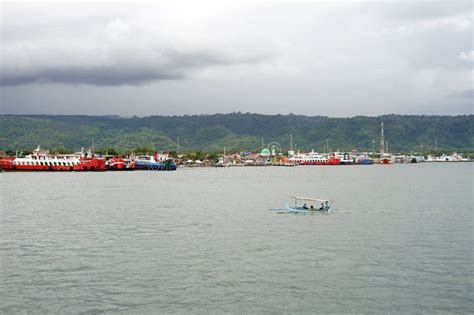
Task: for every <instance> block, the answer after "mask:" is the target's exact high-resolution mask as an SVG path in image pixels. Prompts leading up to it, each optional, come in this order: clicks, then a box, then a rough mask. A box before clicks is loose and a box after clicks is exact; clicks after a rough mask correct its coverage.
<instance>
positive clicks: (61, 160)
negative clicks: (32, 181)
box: [0, 146, 105, 172]
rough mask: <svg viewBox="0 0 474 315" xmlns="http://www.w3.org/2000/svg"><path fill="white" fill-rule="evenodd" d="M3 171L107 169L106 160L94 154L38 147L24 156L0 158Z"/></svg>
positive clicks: (0, 166)
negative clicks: (66, 152) (52, 151)
mask: <svg viewBox="0 0 474 315" xmlns="http://www.w3.org/2000/svg"><path fill="white" fill-rule="evenodd" d="M0 169H1V170H3V171H63V172H67V171H76V172H77V171H105V160H104V159H102V158H96V157H95V156H94V154H91V152H88V153H87V154H86V153H84V152H82V151H81V153H79V154H58V155H52V154H49V151H47V150H41V149H40V147H39V146H38V148H36V150H34V151H33V153H32V154H29V155H26V156H24V157H5V158H1V159H0Z"/></svg>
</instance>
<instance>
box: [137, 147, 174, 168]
mask: <svg viewBox="0 0 474 315" xmlns="http://www.w3.org/2000/svg"><path fill="white" fill-rule="evenodd" d="M134 163H135V169H136V170H155V171H174V170H176V163H175V162H174V161H173V160H172V159H171V158H170V157H169V156H168V155H159V154H158V153H157V152H155V153H154V154H153V155H152V156H150V155H142V156H137V157H136V158H135V159H134Z"/></svg>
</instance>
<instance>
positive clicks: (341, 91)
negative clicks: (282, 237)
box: [0, 1, 474, 116]
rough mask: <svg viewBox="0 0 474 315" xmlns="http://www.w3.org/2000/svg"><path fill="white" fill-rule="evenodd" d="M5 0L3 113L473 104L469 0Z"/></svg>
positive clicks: (442, 109)
mask: <svg viewBox="0 0 474 315" xmlns="http://www.w3.org/2000/svg"><path fill="white" fill-rule="evenodd" d="M189 2H194V3H196V4H194V5H190V4H189V3H188V4H185V3H184V2H176V1H175V2H171V1H170V2H160V4H150V3H139V4H126V3H103V4H100V5H98V4H93V3H83V4H71V3H69V4H60V3H51V4H14V3H4V2H2V4H1V47H0V51H1V56H0V57H1V60H0V66H1V69H0V70H1V72H0V83H1V87H0V93H1V95H0V97H1V108H0V113H2V114H5V113H8V114H43V113H44V114H100V115H104V114H118V115H122V116H129V115H138V116H146V115H174V114H201V113H216V112H220V113H226V112H232V111H242V112H257V113H266V114H275V113H282V114H285V113H295V114H307V115H327V116H354V115H379V114H386V113H396V114H472V113H473V112H474V106H473V97H474V89H473V65H474V48H473V7H472V2H471V1H446V2H427V1H423V2H412V1H411V2H404V3H395V2H376V3H374V2H371V3H369V2H365V3H364V2H337V3H329V2H328V3H322V2H299V3H295V2H285V1H278V2H270V1H255V2H248V1H245V2H241V3H240V4H239V3H237V2H232V1H219V2H201V1H189Z"/></svg>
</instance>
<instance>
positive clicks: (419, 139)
mask: <svg viewBox="0 0 474 315" xmlns="http://www.w3.org/2000/svg"><path fill="white" fill-rule="evenodd" d="M381 122H384V126H385V139H386V140H387V141H388V143H389V148H390V151H391V152H395V151H402V152H408V151H412V150H414V151H420V150H421V148H422V147H423V148H424V150H425V151H430V150H433V149H434V148H435V141H436V139H437V143H438V147H439V148H440V149H442V150H447V151H450V150H458V151H472V150H474V128H473V126H474V115H461V116H405V115H384V116H378V117H364V116H356V117H352V118H330V117H323V116H313V117H310V116H303V115H291V114H290V115H260V114H247V113H246V114H244V113H230V114H215V115H185V116H149V117H143V118H139V117H133V118H122V117H118V116H49V115H2V116H0V150H5V151H15V150H32V149H34V148H35V147H36V146H37V145H38V144H41V145H42V147H44V148H51V149H52V148H55V149H60V148H67V149H74V150H77V149H79V148H80V147H82V146H84V147H89V146H90V145H91V142H92V139H94V141H95V147H96V148H97V149H101V148H114V149H116V150H117V151H119V152H124V151H126V150H131V149H135V148H137V147H146V148H155V149H157V150H163V151H164V150H176V148H177V143H176V142H177V139H178V137H179V142H180V149H181V151H191V150H202V151H222V150H223V147H224V146H226V147H227V149H228V150H229V151H230V150H236V151H242V150H258V149H260V148H261V146H262V138H263V141H264V144H265V145H267V144H268V143H271V142H277V143H279V144H280V145H281V146H282V149H283V151H286V150H288V149H289V146H290V134H292V135H293V141H294V147H295V148H296V149H301V150H311V149H315V150H316V151H323V149H324V145H325V143H326V140H327V141H328V143H329V147H330V148H331V149H332V150H335V149H339V150H341V151H343V150H352V149H359V150H369V151H370V150H372V140H373V139H374V140H375V149H376V150H378V147H379V142H380V137H379V135H380V123H381Z"/></svg>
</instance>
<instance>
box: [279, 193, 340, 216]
mask: <svg viewBox="0 0 474 315" xmlns="http://www.w3.org/2000/svg"><path fill="white" fill-rule="evenodd" d="M291 198H292V199H293V203H292V204H291V205H289V204H288V202H286V203H285V208H284V209H270V210H272V211H277V213H302V214H309V213H318V212H326V213H327V212H329V210H330V209H331V206H332V203H333V202H332V201H331V200H328V199H318V198H306V197H296V196H291Z"/></svg>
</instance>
